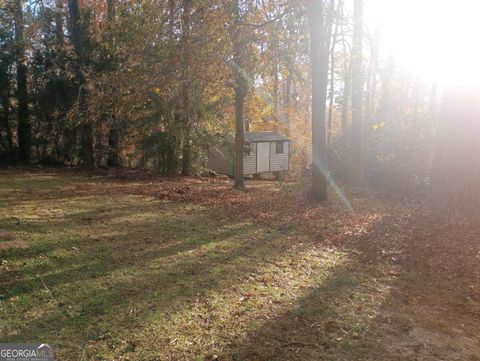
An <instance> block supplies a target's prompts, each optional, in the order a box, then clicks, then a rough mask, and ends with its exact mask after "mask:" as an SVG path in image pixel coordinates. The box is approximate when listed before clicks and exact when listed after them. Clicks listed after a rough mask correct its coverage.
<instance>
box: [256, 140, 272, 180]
mask: <svg viewBox="0 0 480 361" xmlns="http://www.w3.org/2000/svg"><path fill="white" fill-rule="evenodd" d="M269 171H270V143H269V142H261V143H257V173H265V172H269Z"/></svg>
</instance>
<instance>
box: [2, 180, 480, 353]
mask: <svg viewBox="0 0 480 361" xmlns="http://www.w3.org/2000/svg"><path fill="white" fill-rule="evenodd" d="M298 187H299V186H297V185H295V184H293V185H288V184H287V185H285V184H283V185H279V184H278V183H275V182H252V184H251V186H250V188H251V189H250V191H249V192H247V193H246V194H244V193H240V192H235V191H232V190H230V185H229V184H228V182H226V181H222V180H218V181H203V180H195V179H176V180H175V179H173V180H162V179H141V180H136V179H119V178H111V177H103V176H96V177H95V176H84V175H79V174H73V173H72V174H70V173H63V174H62V173H59V172H31V173H28V172H21V171H2V172H0V262H1V264H0V340H1V342H47V343H51V344H54V345H55V346H56V351H57V356H58V359H59V360H212V359H220V360H231V359H234V360H270V359H279V360H292V359H298V360H356V359H358V360H367V359H372V360H374V359H387V358H376V357H377V356H378V355H377V354H376V349H378V346H375V343H376V342H377V341H378V340H380V339H385V337H387V336H388V335H389V332H390V336H392V335H395V332H397V333H401V334H402V335H403V336H404V337H405V340H404V341H405V343H406V344H405V345H399V344H397V345H396V347H398V348H399V350H398V352H397V353H392V358H388V359H392V360H397V359H398V360H410V359H411V360H414V359H415V358H413V357H414V355H415V352H416V351H415V347H420V348H422V347H423V346H418V345H416V344H415V342H413V344H412V345H410V344H409V343H408V342H409V339H408V337H413V336H411V333H412V332H420V331H418V330H422V332H424V333H428V332H429V333H428V335H427V336H428V337H427V336H425V338H428V339H431V338H432V337H433V336H432V333H433V332H438V330H441V327H444V326H445V324H446V323H442V321H441V320H440V321H439V322H440V325H438V324H437V325H434V326H432V325H430V326H428V323H427V322H420V321H418V322H417V321H416V319H418V318H419V317H416V316H414V315H413V313H411V312H407V311H405V310H404V309H403V308H402V307H403V306H404V303H403V301H404V300H403V299H401V298H399V297H398V289H399V288H400V287H403V284H404V283H405V282H407V283H408V282H410V281H409V280H408V279H407V278H406V277H407V276H406V275H410V277H411V273H405V272H403V271H402V270H401V269H400V267H399V266H398V265H397V264H396V263H395V262H392V261H391V260H390V259H388V258H380V259H374V258H371V257H369V258H368V259H366V258H365V257H362V256H361V254H360V253H361V252H360V251H359V250H358V249H357V250H352V249H347V248H345V247H339V246H338V244H336V243H335V239H338V238H339V237H350V238H352V237H353V238H355V237H357V238H358V237H361V236H362V234H364V233H368V232H370V230H373V229H374V228H375V227H377V225H376V224H375V222H380V221H379V219H380V218H379V217H380V216H379V215H381V214H382V212H385V210H386V209H388V207H390V206H391V205H389V204H379V205H378V206H377V207H376V208H375V209H374V210H371V209H370V208H369V210H368V211H367V210H360V211H359V212H358V213H357V214H355V215H348V214H347V213H346V211H344V210H342V208H341V204H336V203H335V202H333V203H332V204H329V205H326V206H323V208H321V207H320V208H318V207H317V206H314V205H311V204H308V203H306V204H304V203H301V202H300V203H299V204H294V205H292V208H291V209H289V207H288V204H289V203H278V204H276V203H275V202H274V201H272V200H281V199H282V200H284V201H285V199H286V200H287V201H288V199H289V197H295V199H303V196H302V195H301V194H299V192H300V191H299V190H298V189H297V188H298ZM172 195H173V196H172ZM362 197H363V196H362ZM244 199H247V200H248V202H247V203H242V202H243V200H244ZM292 199H293V198H292ZM262 200H264V201H265V200H270V201H269V202H266V203H265V202H262ZM357 201H358V202H360V199H358V200H357ZM302 202H303V201H302ZM352 202H354V201H352ZM276 207H283V208H284V209H283V210H282V212H279V213H278V214H277V213H275V211H276V210H278V209H277V208H276ZM299 207H306V208H305V213H304V214H303V216H304V217H305V224H303V223H301V222H300V223H299V221H298V219H296V218H295V217H294V213H298V210H299V209H300V208H299ZM311 212H321V214H325V215H326V216H325V217H326V218H321V219H317V218H315V217H312V216H310V215H311ZM250 213H251V216H249V214H250ZM272 213H273V215H272ZM362 222H363V223H362ZM312 225H313V226H312ZM342 239H343V238H342ZM415 279H416V278H415ZM416 280H417V279H416ZM417 281H418V280H417ZM418 282H420V281H418ZM410 283H411V282H410ZM422 287H424V284H419V285H418V289H421V288H422ZM402 292H403V291H402ZM412 312H413V311H412ZM423 314H424V313H423ZM387 319H388V320H387ZM392 320H393V321H392ZM427 321H431V319H430V318H429V319H428V320H427ZM447 321H448V320H445V322H447ZM389 324H390V325H391V327H390V329H389V328H388V327H389V326H388V325H389ZM420 325H421V327H420ZM447 329H448V330H447V331H448V332H450V335H449V333H448V332H447V331H445V332H444V336H442V337H440V338H438V339H435V340H434V341H432V342H431V347H430V348H428V347H427V346H426V349H428V350H429V351H428V352H429V353H428V355H430V354H433V353H432V352H434V351H435V352H440V355H443V354H447V353H448V354H449V355H450V354H456V353H458V352H460V351H458V349H459V347H458V343H457V344H455V342H454V341H455V337H456V336H455V334H454V335H452V334H451V331H450V329H449V328H448V327H447ZM467 336H468V335H467ZM467 336H465V335H464V336H462V337H465V339H467V338H468V337H467ZM392 337H393V336H392ZM418 337H419V338H421V337H422V336H418ZM397 338H398V337H397ZM469 340H470V339H469ZM450 341H452V342H450ZM419 342H424V341H419ZM469 342H470V341H469ZM465 344H467V342H466V341H465ZM468 345H469V346H468V348H463V349H462V351H461V352H462V354H461V355H464V356H465V357H469V358H468V359H470V360H478V359H479V358H475V357H477V356H478V354H477V351H478V348H477V347H478V342H477V343H476V342H475V341H471V342H470V343H469V344H468ZM387 346H388V347H390V345H384V346H383V347H384V348H385V350H388V349H389V348H388V347H387ZM391 346H392V347H393V346H394V345H391ZM430 349H431V350H433V351H432V352H430V351H431V350H430ZM379 350H380V349H379ZM387 352H388V351H387ZM367 355H371V356H367ZM376 355H377V356H376ZM396 355H397V356H398V358H395V357H397V356H396ZM369 357H371V358H369ZM462 357H463V356H462ZM425 359H427V358H425ZM447 359H448V358H447ZM452 359H456V358H452ZM459 359H462V358H459Z"/></svg>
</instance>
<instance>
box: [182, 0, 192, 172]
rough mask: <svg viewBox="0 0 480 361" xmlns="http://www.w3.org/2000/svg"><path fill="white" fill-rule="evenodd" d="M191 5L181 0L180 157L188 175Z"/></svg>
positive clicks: (190, 2) (189, 2) (189, 167)
mask: <svg viewBox="0 0 480 361" xmlns="http://www.w3.org/2000/svg"><path fill="white" fill-rule="evenodd" d="M191 7H192V0H183V16H182V27H183V34H182V43H183V44H182V45H183V56H182V61H183V64H182V93H183V94H182V98H183V114H184V117H183V121H184V124H183V127H184V131H183V132H184V134H183V157H182V174H183V175H189V174H190V172H191V168H192V165H191V159H192V157H191V148H192V147H191V143H192V139H191V137H192V135H191V133H192V124H191V122H192V119H191V113H192V112H191V109H190V97H189V95H190V94H189V89H188V80H189V76H190V67H189V64H190V58H189V57H190V12H191Z"/></svg>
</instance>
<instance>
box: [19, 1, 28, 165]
mask: <svg viewBox="0 0 480 361" xmlns="http://www.w3.org/2000/svg"><path fill="white" fill-rule="evenodd" d="M15 42H16V46H17V54H16V55H17V56H16V64H17V100H18V148H19V157H20V160H21V161H23V162H27V163H28V162H30V157H31V149H30V148H31V145H32V143H31V142H32V140H31V126H30V119H29V112H28V90H27V66H26V65H25V61H26V59H25V43H24V42H25V40H24V37H23V4H22V0H16V1H15Z"/></svg>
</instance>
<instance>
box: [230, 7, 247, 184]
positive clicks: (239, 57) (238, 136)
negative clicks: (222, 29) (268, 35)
mask: <svg viewBox="0 0 480 361" xmlns="http://www.w3.org/2000/svg"><path fill="white" fill-rule="evenodd" d="M233 7H234V8H233V23H234V26H233V30H232V31H233V33H232V37H233V39H232V40H233V61H234V68H235V157H234V170H233V174H234V185H233V186H234V188H235V189H243V188H244V181H243V151H244V149H243V148H244V124H243V107H244V103H245V96H246V81H245V79H244V75H243V72H244V71H245V70H244V61H243V60H244V49H243V48H244V46H245V45H246V44H245V34H244V31H245V30H244V29H243V25H242V21H241V18H240V4H239V0H235V1H234V4H233Z"/></svg>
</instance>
